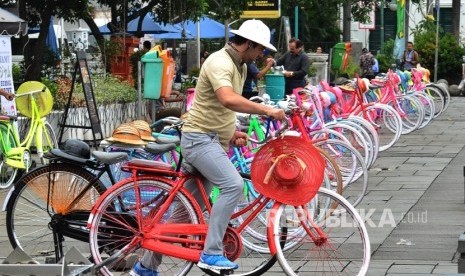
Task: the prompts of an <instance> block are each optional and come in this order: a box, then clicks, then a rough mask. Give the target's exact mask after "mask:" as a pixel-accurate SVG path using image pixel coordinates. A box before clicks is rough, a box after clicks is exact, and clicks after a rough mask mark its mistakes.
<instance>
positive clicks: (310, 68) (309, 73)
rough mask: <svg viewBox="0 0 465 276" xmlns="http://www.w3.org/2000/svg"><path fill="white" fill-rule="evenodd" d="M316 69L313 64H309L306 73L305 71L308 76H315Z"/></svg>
mask: <svg viewBox="0 0 465 276" xmlns="http://www.w3.org/2000/svg"><path fill="white" fill-rule="evenodd" d="M317 71H318V69H316V67H315V66H314V65H310V67H308V73H307V75H308V76H309V77H315V76H316V72H317Z"/></svg>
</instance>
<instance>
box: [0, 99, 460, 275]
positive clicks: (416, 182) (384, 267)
mask: <svg viewBox="0 0 465 276" xmlns="http://www.w3.org/2000/svg"><path fill="white" fill-rule="evenodd" d="M464 107H465V98H452V102H451V105H450V106H449V109H448V110H447V111H446V112H445V113H444V114H442V115H441V116H440V117H439V118H436V119H435V120H434V121H433V122H432V123H431V124H430V125H428V126H427V127H426V128H424V129H422V130H417V131H415V132H414V133H411V134H408V135H405V136H402V137H401V138H400V140H399V142H398V143H397V144H396V145H395V146H394V147H392V148H391V149H389V150H388V151H386V152H382V153H380V155H379V157H378V160H377V161H376V163H375V165H374V166H373V168H371V170H370V179H369V186H368V190H369V192H368V194H367V195H366V197H365V198H364V200H363V201H362V203H361V204H360V205H359V207H358V209H359V210H360V212H361V213H362V215H363V214H365V219H366V222H367V228H368V231H369V236H370V241H371V247H372V262H371V265H370V269H369V273H368V275H374V276H378V275H453V274H456V273H457V256H456V250H457V242H458V237H459V235H460V234H461V233H463V232H464V231H465V203H464V176H463V166H464V165H465V149H464V146H465V108H464ZM5 195H6V191H0V201H1V202H3V199H4V197H5ZM4 217H5V212H1V213H0V227H2V228H3V230H2V231H0V262H1V260H2V259H3V258H5V257H6V256H7V255H8V254H9V253H10V252H11V247H10V244H9V242H8V238H7V236H6V230H5V218H4ZM276 266H277V264H276ZM273 271H279V268H277V267H274V268H273ZM191 272H192V273H191V274H190V275H200V274H201V273H200V272H199V270H198V269H196V268H194V269H193V270H192V271H191ZM282 274H283V273H282V272H269V273H266V275H282Z"/></svg>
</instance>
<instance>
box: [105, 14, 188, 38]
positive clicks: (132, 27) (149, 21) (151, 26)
mask: <svg viewBox="0 0 465 276" xmlns="http://www.w3.org/2000/svg"><path fill="white" fill-rule="evenodd" d="M153 19H154V17H153V14H152V13H147V14H146V15H145V17H144V19H143V20H142V27H141V32H143V33H146V34H162V33H179V32H180V30H179V29H178V28H176V27H175V26H173V25H172V24H166V25H164V24H161V23H157V22H155V21H153ZM138 23H139V17H137V18H136V19H133V20H131V21H129V23H128V27H127V30H121V31H125V32H128V33H135V32H136V31H137V24H138ZM99 30H100V32H101V33H102V34H111V33H112V32H111V31H110V29H108V27H107V25H103V26H100V27H99Z"/></svg>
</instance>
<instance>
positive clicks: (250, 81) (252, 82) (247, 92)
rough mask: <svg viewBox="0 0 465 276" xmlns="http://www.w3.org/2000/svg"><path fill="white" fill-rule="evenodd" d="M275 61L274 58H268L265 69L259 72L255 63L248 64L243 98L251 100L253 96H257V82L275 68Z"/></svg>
mask: <svg viewBox="0 0 465 276" xmlns="http://www.w3.org/2000/svg"><path fill="white" fill-rule="evenodd" d="M262 56H263V54H262ZM273 64H274V61H273V59H272V58H267V59H266V61H265V67H264V68H263V69H262V70H259V69H258V67H257V64H256V63H255V62H252V63H249V64H247V78H246V79H245V83H244V88H243V89H242V96H244V97H245V98H246V99H250V98H251V97H253V96H257V95H258V94H257V91H256V90H255V89H254V87H255V86H256V85H257V81H258V80H259V79H261V78H263V76H264V75H265V74H266V72H268V70H270V69H271V67H273Z"/></svg>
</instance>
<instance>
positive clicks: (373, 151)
mask: <svg viewBox="0 0 465 276" xmlns="http://www.w3.org/2000/svg"><path fill="white" fill-rule="evenodd" d="M339 123H341V124H347V125H350V126H352V127H354V128H355V129H357V130H358V132H359V133H360V134H362V136H363V137H364V138H365V141H367V148H368V151H369V154H368V156H369V159H368V161H367V164H366V165H367V167H368V168H370V167H371V166H372V165H373V163H374V162H375V160H376V157H377V156H378V150H379V146H378V144H377V142H375V141H374V140H373V139H372V135H370V134H369V133H368V130H367V129H366V128H365V127H363V126H362V125H361V124H359V123H357V122H355V121H353V120H349V119H343V120H340V121H339Z"/></svg>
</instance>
